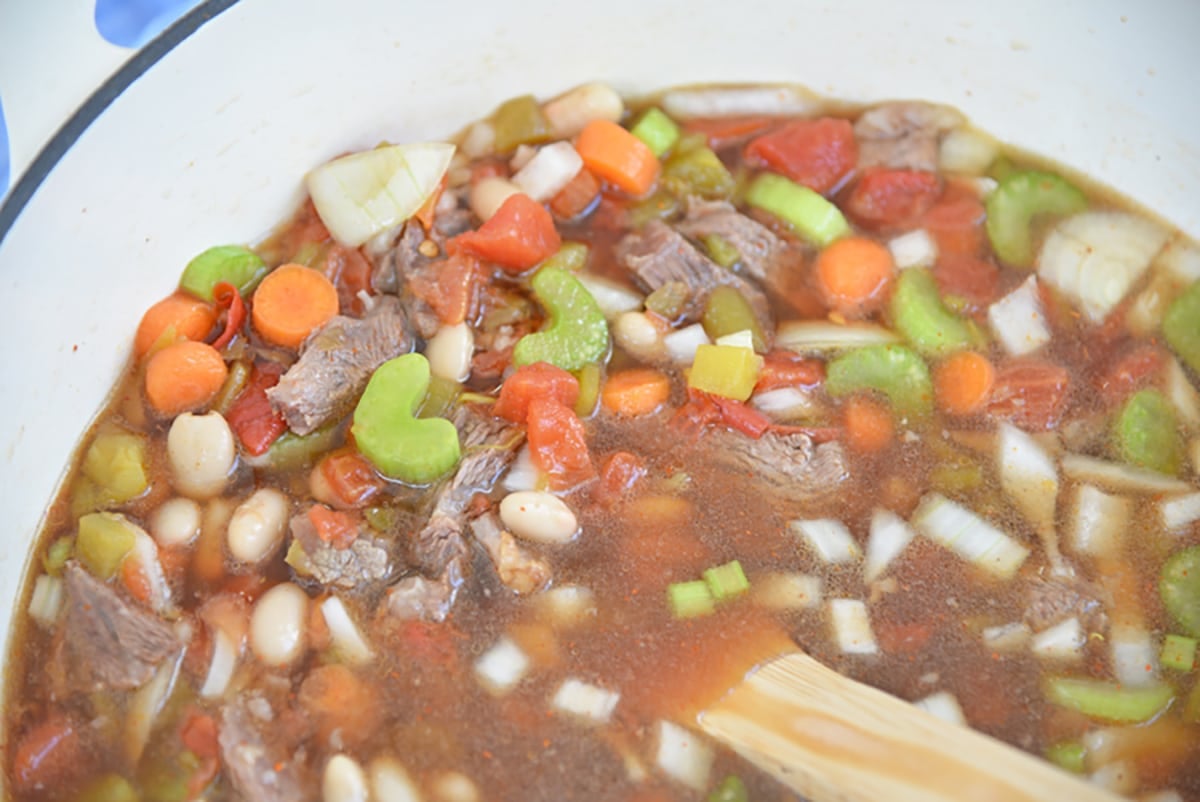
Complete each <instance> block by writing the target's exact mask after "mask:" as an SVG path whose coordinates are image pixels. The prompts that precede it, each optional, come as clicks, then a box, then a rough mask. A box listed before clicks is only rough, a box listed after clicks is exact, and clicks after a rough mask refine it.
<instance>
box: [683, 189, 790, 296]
mask: <svg viewBox="0 0 1200 802" xmlns="http://www.w3.org/2000/svg"><path fill="white" fill-rule="evenodd" d="M678 228H679V231H681V232H682V233H684V234H686V235H687V236H689V237H692V238H693V239H702V238H704V237H708V236H712V235H716V236H718V237H720V238H721V239H723V240H725V241H726V242H728V243H729V244H730V245H732V246H733V247H734V249H735V250H736V251H737V252H738V254H739V255H740V256H741V263H742V267H743V268H744V269H745V271H746V273H747V275H749V276H750V277H751V278H753V279H755V280H757V281H760V282H762V283H763V284H765V285H766V286H768V287H780V286H784V285H785V284H786V282H787V278H788V277H787V276H786V275H785V274H786V273H787V272H789V271H793V270H797V269H799V268H800V267H801V266H802V264H803V259H804V257H803V254H802V253H801V252H800V251H799V250H798V249H796V248H794V247H792V246H790V245H789V244H788V243H787V242H786V241H785V240H783V239H781V238H779V237H777V236H776V235H775V233H774V232H773V231H771V229H769V228H767V227H766V226H764V225H763V224H762V223H760V222H758V221H757V220H753V219H751V218H749V217H747V216H746V215H744V214H742V213H741V212H739V211H738V210H737V209H735V208H734V207H733V206H732V205H730V204H728V203H726V202H725V201H697V200H695V199H692V200H690V201H689V202H688V210H687V217H685V218H684V219H683V221H682V222H680V223H679V226H678Z"/></svg>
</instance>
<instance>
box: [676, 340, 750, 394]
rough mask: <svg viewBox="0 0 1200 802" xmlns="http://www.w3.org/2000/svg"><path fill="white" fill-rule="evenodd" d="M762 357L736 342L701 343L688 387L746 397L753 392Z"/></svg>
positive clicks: (689, 375)
mask: <svg viewBox="0 0 1200 802" xmlns="http://www.w3.org/2000/svg"><path fill="white" fill-rule="evenodd" d="M761 370H762V357H761V356H759V355H758V354H756V353H754V352H753V351H751V350H750V349H749V348H742V347H741V346H737V345H701V346H700V347H699V348H697V349H696V359H695V361H693V362H692V370H691V372H690V373H688V387H692V388H694V389H696V390H702V391H704V392H706V393H712V394H713V395H719V396H722V397H724V398H732V399H734V400H735V401H745V400H746V399H748V398H749V397H750V395H751V393H753V392H754V385H755V384H757V383H758V374H759V371H761Z"/></svg>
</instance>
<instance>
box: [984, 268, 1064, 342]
mask: <svg viewBox="0 0 1200 802" xmlns="http://www.w3.org/2000/svg"><path fill="white" fill-rule="evenodd" d="M988 323H990V324H991V326H992V332H993V333H995V335H996V339H998V340H999V341H1000V344H1001V345H1003V346H1004V350H1006V351H1008V353H1010V354H1012V355H1013V356H1024V355H1025V354H1030V353H1033V352H1034V351H1036V350H1037V349H1039V348H1041V347H1042V346H1043V345H1045V344H1046V343H1048V342H1050V325H1049V324H1048V323H1047V322H1046V316H1045V315H1044V314H1043V313H1042V301H1041V298H1039V297H1038V285H1037V277H1036V276H1030V277H1029V278H1027V279H1026V280H1025V281H1023V282H1022V283H1021V285H1020V286H1019V287H1017V288H1016V289H1015V290H1013V291H1012V292H1010V293H1009V294H1008V295H1006V296H1004V297H1003V298H1001V299H1000V300H999V301H996V302H995V303H994V304H992V305H991V306H989V307H988Z"/></svg>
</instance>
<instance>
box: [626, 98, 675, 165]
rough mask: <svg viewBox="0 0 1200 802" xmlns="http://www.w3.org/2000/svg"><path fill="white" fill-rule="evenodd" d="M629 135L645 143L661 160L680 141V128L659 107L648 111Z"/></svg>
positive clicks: (631, 129)
mask: <svg viewBox="0 0 1200 802" xmlns="http://www.w3.org/2000/svg"><path fill="white" fill-rule="evenodd" d="M629 133H631V134H633V135H634V136H636V137H637V138H638V139H640V140H642V141H643V142H645V143H646V147H648V148H650V151H651V152H652V153H653V154H654V155H655V156H657V157H659V158H662V155H663V154H664V153H666V152H667V151H668V150H670V149H671V148H672V147H674V146H675V143H676V142H678V141H679V126H678V125H676V124H675V121H674V120H672V119H671V118H670V117H668V116H667V115H666V113H665V112H663V110H662V109H660V108H658V107H657V106H656V107H654V108H650V109H647V110H646V113H645V114H643V115H642V116H641V118H640V119H639V120H638V121H637V122H636V123H634V125H633V128H630V129H629Z"/></svg>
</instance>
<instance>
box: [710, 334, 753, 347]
mask: <svg viewBox="0 0 1200 802" xmlns="http://www.w3.org/2000/svg"><path fill="white" fill-rule="evenodd" d="M716 344H717V345H732V346H734V347H736V348H745V349H747V350H750V351H753V350H754V334H753V332H751V331H750V329H742V330H741V331H735V332H732V333H730V334H726V335H725V336H723V337H718V338H717V341H716Z"/></svg>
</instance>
